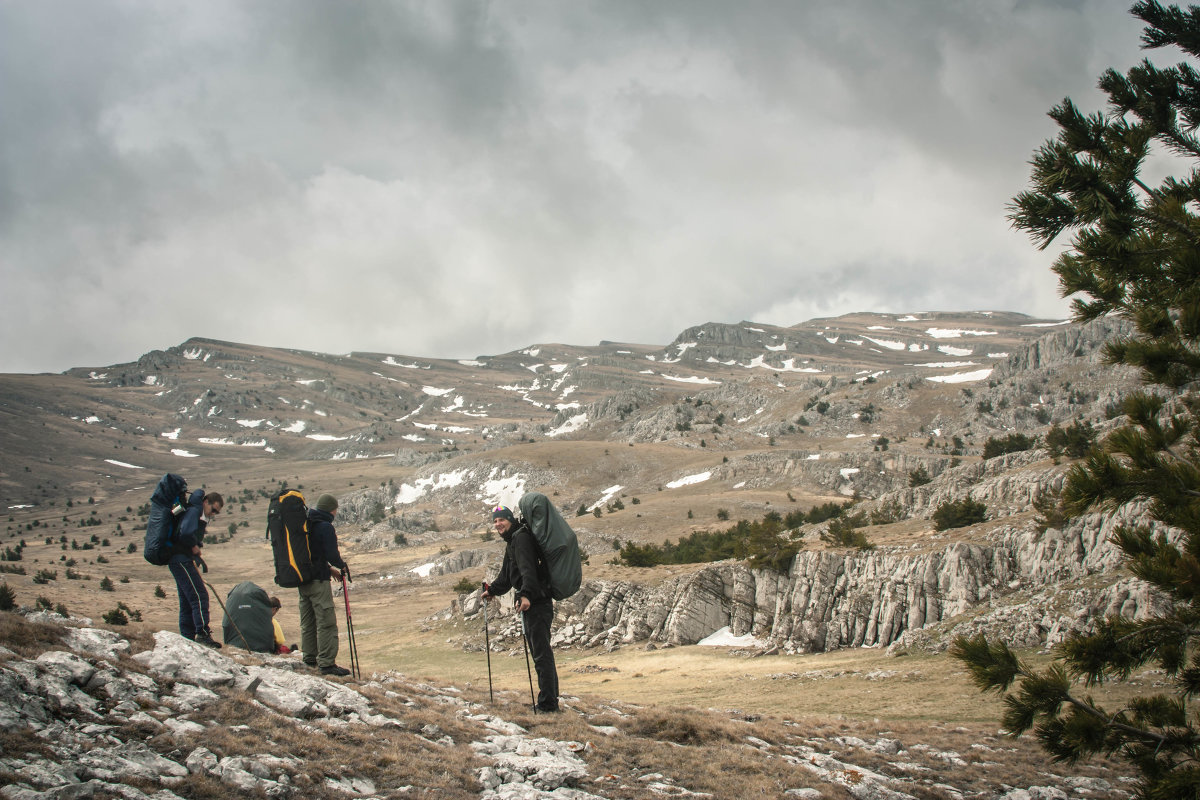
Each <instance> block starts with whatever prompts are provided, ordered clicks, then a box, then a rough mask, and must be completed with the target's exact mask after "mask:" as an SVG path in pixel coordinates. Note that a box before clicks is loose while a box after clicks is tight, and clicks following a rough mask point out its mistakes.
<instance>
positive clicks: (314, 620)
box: [300, 581, 338, 667]
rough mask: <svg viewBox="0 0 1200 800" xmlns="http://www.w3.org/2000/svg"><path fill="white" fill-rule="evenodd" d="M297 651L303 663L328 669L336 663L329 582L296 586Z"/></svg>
mask: <svg viewBox="0 0 1200 800" xmlns="http://www.w3.org/2000/svg"><path fill="white" fill-rule="evenodd" d="M300 649H301V650H303V651H304V663H306V664H316V665H317V666H318V667H331V666H333V665H334V664H335V663H336V662H337V654H338V628H337V616H336V615H335V614H334V610H333V590H332V589H331V588H330V586H329V581H310V582H308V583H306V584H304V585H303V586H301V587H300Z"/></svg>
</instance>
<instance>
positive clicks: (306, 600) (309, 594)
mask: <svg viewBox="0 0 1200 800" xmlns="http://www.w3.org/2000/svg"><path fill="white" fill-rule="evenodd" d="M337 509H338V501H337V498H336V497H334V496H333V495H331V494H323V495H321V496H320V497H319V498H317V507H316V508H310V509H309V510H308V545H309V548H310V552H311V553H312V563H313V568H314V572H315V575H314V577H313V579H312V580H311V581H309V582H308V583H302V584H300V588H299V592H300V649H301V650H303V651H304V663H305V664H307V665H308V666H310V667H316V668H317V669H319V670H321V674H322V675H349V674H350V670H348V669H346V668H345V667H339V666H338V665H337V654H338V627H337V616H336V615H335V614H334V608H333V590H332V589H331V588H330V586H329V580H330V578H333V579H334V580H341V578H342V573H345V574H346V577H349V576H350V568H349V567H348V566H346V562H345V561H344V560H343V559H342V554H341V553H340V552H338V541H337V530H336V529H335V528H334V527H333V518H334V517H336V516H337Z"/></svg>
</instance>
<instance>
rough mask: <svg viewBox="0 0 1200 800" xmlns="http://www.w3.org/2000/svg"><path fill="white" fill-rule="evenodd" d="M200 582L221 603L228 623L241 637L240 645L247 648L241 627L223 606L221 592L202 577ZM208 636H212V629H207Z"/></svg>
mask: <svg viewBox="0 0 1200 800" xmlns="http://www.w3.org/2000/svg"><path fill="white" fill-rule="evenodd" d="M201 583H203V584H204V585H205V586H207V587H208V588H209V589H212V593H213V597H215V598H217V602H218V603H220V605H221V611H223V612H224V613H225V616H226V617H227V618H228V619H229V622H230V624H231V625H233V629H234V630H235V631H237V635H238V636H240V637H241V639H242V647H244V648H245V649H247V650H249V649H250V642H249V641H247V640H246V636H245V634H243V633H242V629H241V628H239V627H238V624H237V621H236V620H235V619H234V618H233V614H230V613H229V609H228V608H226V607H225V602H224V601H223V600H221V593H220V592H218V591H217V587H215V586H213V585H212V584H211V583H209V582H208V581H206V580H203V579H201ZM208 636H209V638H210V639H211V638H212V631H209V633H208Z"/></svg>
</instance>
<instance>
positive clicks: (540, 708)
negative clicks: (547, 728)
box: [533, 704, 559, 714]
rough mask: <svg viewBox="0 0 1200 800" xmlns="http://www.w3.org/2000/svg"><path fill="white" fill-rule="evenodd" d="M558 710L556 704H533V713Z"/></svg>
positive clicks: (553, 712) (547, 712) (546, 712)
mask: <svg viewBox="0 0 1200 800" xmlns="http://www.w3.org/2000/svg"><path fill="white" fill-rule="evenodd" d="M558 711H559V708H558V706H553V707H546V706H539V705H536V704H535V705H534V706H533V713H535V714H557V713H558Z"/></svg>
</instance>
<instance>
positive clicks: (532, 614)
mask: <svg viewBox="0 0 1200 800" xmlns="http://www.w3.org/2000/svg"><path fill="white" fill-rule="evenodd" d="M492 525H493V527H494V528H495V529H496V533H498V534H500V538H501V539H503V540H504V543H505V545H506V546H505V548H504V561H503V562H502V563H501V564H500V572H499V574H497V575H496V577H495V579H494V580H493V581H492V582H491V583H490V584H489V583H484V584H483V600H484V602H486V601H488V600H489V599H491V598H493V597H498V596H499V595H502V594H505V593H506V592H508V590H509V589H512V590H513V591H514V592H515V596H516V608H517V610H518V611H520V612H521V627H522V628H524V632H525V637H526V641H527V642H528V644H529V652H530V654H531V655H532V656H533V668H534V670H535V671H536V672H537V677H538V699H537V704H536V705H535V706H534V711H535V712H539V711H558V670H557V669H556V668H555V666H554V651H553V650H552V649H551V647H550V624H551V623H552V622H554V599H553V598H552V597H551V596H550V570H549V567H548V566H547V565H546V560H545V559H544V558H543V557H542V553H541V548H539V547H538V544H537V540H536V539H534V536H533V531H531V530H530V529H529V526H528V525H526V524H525V522H524V521H518V520H517V518H516V517H514V516H513V513H512V511H511V510H510V509H508V508H507V507H505V506H497V507H496V508H495V510H494V511H492Z"/></svg>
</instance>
